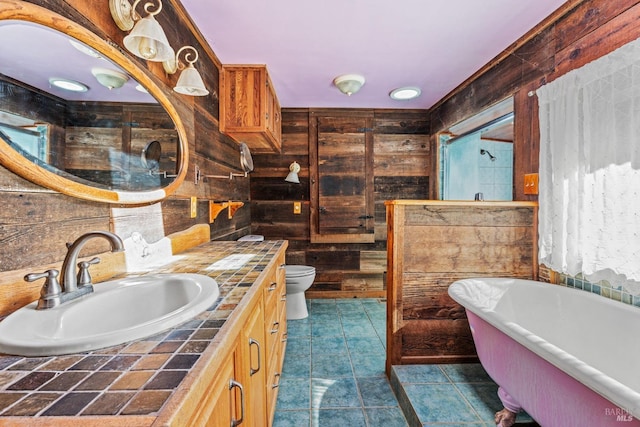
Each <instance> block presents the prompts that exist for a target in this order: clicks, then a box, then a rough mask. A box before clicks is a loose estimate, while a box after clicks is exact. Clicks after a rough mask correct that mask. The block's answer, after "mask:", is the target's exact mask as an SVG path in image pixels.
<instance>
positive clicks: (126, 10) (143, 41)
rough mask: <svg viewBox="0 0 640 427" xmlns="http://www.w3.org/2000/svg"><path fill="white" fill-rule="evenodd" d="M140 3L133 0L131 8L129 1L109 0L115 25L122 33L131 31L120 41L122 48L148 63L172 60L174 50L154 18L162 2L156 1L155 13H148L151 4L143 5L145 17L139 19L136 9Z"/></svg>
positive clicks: (160, 8) (137, 0) (139, 0)
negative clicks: (122, 44)
mask: <svg viewBox="0 0 640 427" xmlns="http://www.w3.org/2000/svg"><path fill="white" fill-rule="evenodd" d="M141 1H142V0H135V2H134V3H133V6H131V4H130V3H129V0H109V10H110V11H111V16H112V17H113V20H114V22H115V23H116V25H117V26H118V27H119V28H120V29H121V30H123V31H129V30H131V32H130V33H129V35H127V36H126V37H125V38H124V39H123V40H122V42H123V43H124V46H125V47H126V48H127V49H128V50H129V51H130V52H131V53H133V54H134V55H136V56H138V57H140V58H142V59H146V60H148V61H154V62H163V61H166V60H168V59H171V58H173V56H174V50H173V49H172V48H171V45H170V44H169V41H168V40H167V36H166V34H165V33H164V30H163V29H162V27H161V26H160V24H159V23H158V21H156V19H155V18H154V16H155V15H157V14H158V13H160V11H161V10H162V1H161V0H158V9H157V10H156V11H155V12H150V9H151V8H152V7H153V6H154V4H153V3H151V2H147V3H145V5H144V11H145V12H146V13H147V16H146V17H144V18H140V15H138V13H137V12H136V7H137V6H138V3H140V2H141ZM136 21H137V22H136ZM132 28H133V30H132Z"/></svg>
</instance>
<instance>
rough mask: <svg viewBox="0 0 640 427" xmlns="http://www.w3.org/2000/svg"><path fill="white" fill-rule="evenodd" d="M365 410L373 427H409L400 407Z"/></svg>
mask: <svg viewBox="0 0 640 427" xmlns="http://www.w3.org/2000/svg"><path fill="white" fill-rule="evenodd" d="M364 410H365V412H366V414H367V419H368V421H369V425H370V426H371V427H374V426H379V427H407V421H406V420H405V419H404V415H403V414H402V411H401V410H400V408H398V407H394V408H364ZM443 427H445V426H443Z"/></svg>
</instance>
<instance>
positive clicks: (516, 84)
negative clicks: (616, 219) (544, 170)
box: [430, 0, 640, 200]
mask: <svg viewBox="0 0 640 427" xmlns="http://www.w3.org/2000/svg"><path fill="white" fill-rule="evenodd" d="M639 3H640V1H639V0H627V1H610V0H570V1H567V2H566V3H565V4H564V5H563V6H562V7H561V8H560V9H558V11H557V12H555V13H554V14H553V15H552V16H550V17H549V18H548V19H547V20H545V21H544V22H542V23H541V24H539V25H538V26H536V27H535V28H533V29H532V30H531V31H530V32H529V33H527V34H526V35H525V36H523V37H522V38H521V39H519V40H518V41H516V42H515V43H513V44H512V45H511V46H510V47H509V48H507V49H506V50H505V51H503V52H502V53H501V54H500V55H498V56H497V57H496V58H495V59H494V60H492V61H491V62H489V63H488V64H486V65H485V66H484V67H483V68H482V69H481V70H479V71H478V72H477V73H476V74H475V75H473V76H472V77H471V78H469V79H468V80H467V81H466V82H464V83H463V84H462V85H460V86H459V87H458V88H456V89H455V90H454V91H452V92H451V93H450V94H449V95H447V96H446V97H445V98H443V99H442V100H441V101H439V102H438V103H437V104H436V105H435V106H434V107H432V108H431V110H430V113H431V123H432V126H431V133H432V134H433V135H435V134H437V133H438V132H441V131H444V130H446V129H448V128H449V127H450V126H451V125H453V124H455V123H457V122H459V121H461V120H463V119H465V118H467V117H471V116H473V115H474V114H477V113H478V112H480V111H482V110H483V109H485V108H487V107H489V106H490V105H492V104H494V103H496V102H498V101H500V100H502V99H504V98H507V97H508V96H511V95H513V96H514V109H515V126H514V132H515V135H514V137H515V139H514V200H537V196H529V195H525V194H524V175H525V174H527V173H537V172H538V156H539V139H540V138H539V135H538V127H539V126H538V110H537V105H538V102H537V99H536V97H535V93H534V92H535V90H536V89H537V88H539V87H540V86H542V85H543V84H545V83H546V82H549V81H551V80H553V79H555V78H557V77H559V76H561V75H563V74H565V73H567V72H568V71H571V70H573V69H576V68H579V67H581V66H582V65H584V64H586V63H588V62H590V61H593V60H594V59H597V58H599V57H601V56H603V55H606V54H607V53H609V52H611V51H613V50H615V49H616V48H618V47H620V46H622V45H624V44H625V43H628V42H630V41H632V40H635V39H637V38H638V37H640V25H638V22H639V20H640V4H639ZM432 147H433V148H432V149H433V150H435V149H436V147H437V142H436V139H435V138H433V140H432ZM435 167H436V164H434V165H433V168H434V169H435ZM435 185H436V182H435V180H433V182H432V183H431V186H432V188H431V194H432V195H435V194H436V188H435Z"/></svg>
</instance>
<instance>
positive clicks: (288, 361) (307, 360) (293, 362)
mask: <svg viewBox="0 0 640 427" xmlns="http://www.w3.org/2000/svg"><path fill="white" fill-rule="evenodd" d="M310 376H311V355H310V354H292V353H288V352H287V353H285V355H284V365H283V367H282V378H309V377H310Z"/></svg>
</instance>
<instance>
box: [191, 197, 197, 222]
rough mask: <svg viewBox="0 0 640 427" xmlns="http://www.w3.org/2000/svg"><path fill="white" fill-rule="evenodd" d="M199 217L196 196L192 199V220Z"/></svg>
mask: <svg viewBox="0 0 640 427" xmlns="http://www.w3.org/2000/svg"><path fill="white" fill-rule="evenodd" d="M197 216H198V198H197V197H195V196H192V197H191V218H196V217H197Z"/></svg>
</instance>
